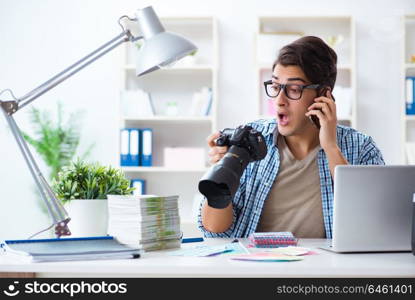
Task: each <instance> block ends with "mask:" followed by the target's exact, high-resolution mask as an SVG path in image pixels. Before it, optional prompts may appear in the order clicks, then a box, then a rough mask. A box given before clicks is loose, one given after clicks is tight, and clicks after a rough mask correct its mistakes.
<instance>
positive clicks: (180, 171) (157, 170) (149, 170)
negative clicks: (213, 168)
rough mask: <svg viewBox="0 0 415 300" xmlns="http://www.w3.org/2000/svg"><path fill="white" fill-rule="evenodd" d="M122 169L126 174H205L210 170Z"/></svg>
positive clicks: (205, 168)
mask: <svg viewBox="0 0 415 300" xmlns="http://www.w3.org/2000/svg"><path fill="white" fill-rule="evenodd" d="M121 169H122V170H123V171H124V172H126V173H127V172H128V173H133V172H136V173H198V172H200V173H203V172H206V171H207V170H208V167H204V168H195V169H179V168H167V167H121Z"/></svg>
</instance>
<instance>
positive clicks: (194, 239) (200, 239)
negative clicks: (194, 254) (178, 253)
mask: <svg viewBox="0 0 415 300" xmlns="http://www.w3.org/2000/svg"><path fill="white" fill-rule="evenodd" d="M196 242H203V238H201V237H195V238H185V239H182V243H196Z"/></svg>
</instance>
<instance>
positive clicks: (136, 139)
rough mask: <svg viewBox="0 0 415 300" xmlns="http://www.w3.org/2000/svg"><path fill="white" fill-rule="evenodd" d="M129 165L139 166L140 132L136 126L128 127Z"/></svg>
mask: <svg viewBox="0 0 415 300" xmlns="http://www.w3.org/2000/svg"><path fill="white" fill-rule="evenodd" d="M129 131H130V150H129V152H130V164H129V165H130V166H134V167H138V166H140V148H141V132H140V129H138V128H130V129H129Z"/></svg>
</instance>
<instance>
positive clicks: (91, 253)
mask: <svg viewBox="0 0 415 300" xmlns="http://www.w3.org/2000/svg"><path fill="white" fill-rule="evenodd" d="M0 251H1V252H2V254H4V255H8V256H10V258H13V259H17V260H23V261H28V262H43V261H49V262H52V261H73V260H99V259H125V258H138V257H140V255H141V249H139V248H132V247H128V246H125V245H122V244H121V243H119V242H118V241H117V240H116V239H114V238H113V237H112V236H99V237H81V238H61V239H33V240H6V241H2V242H0Z"/></svg>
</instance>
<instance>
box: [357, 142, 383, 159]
mask: <svg viewBox="0 0 415 300" xmlns="http://www.w3.org/2000/svg"><path fill="white" fill-rule="evenodd" d="M359 164H360V165H384V164H385V161H384V160H383V157H382V153H381V152H380V150H379V149H378V147H377V146H376V144H375V142H374V141H373V139H372V138H371V137H367V138H366V140H365V142H364V143H363V146H362V148H361V151H360V155H359Z"/></svg>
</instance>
